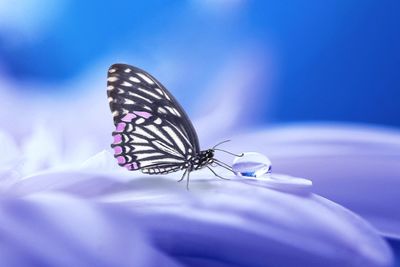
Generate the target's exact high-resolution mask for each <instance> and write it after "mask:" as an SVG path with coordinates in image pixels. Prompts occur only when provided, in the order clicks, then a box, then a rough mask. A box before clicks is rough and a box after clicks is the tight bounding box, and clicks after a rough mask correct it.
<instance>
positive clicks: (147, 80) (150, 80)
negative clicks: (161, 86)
mask: <svg viewBox="0 0 400 267" xmlns="http://www.w3.org/2000/svg"><path fill="white" fill-rule="evenodd" d="M136 74H137V75H139V76H140V77H141V78H142V79H143V80H145V81H146V82H147V83H148V84H154V82H153V80H152V79H150V78H149V77H147V76H146V75H144V74H143V73H136Z"/></svg>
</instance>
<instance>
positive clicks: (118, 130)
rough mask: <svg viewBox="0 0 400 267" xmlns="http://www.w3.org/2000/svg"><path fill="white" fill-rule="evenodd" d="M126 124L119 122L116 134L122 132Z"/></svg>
mask: <svg viewBox="0 0 400 267" xmlns="http://www.w3.org/2000/svg"><path fill="white" fill-rule="evenodd" d="M125 126H126V123H124V122H120V123H118V124H117V129H116V130H115V131H116V132H119V133H120V132H123V131H124V129H125Z"/></svg>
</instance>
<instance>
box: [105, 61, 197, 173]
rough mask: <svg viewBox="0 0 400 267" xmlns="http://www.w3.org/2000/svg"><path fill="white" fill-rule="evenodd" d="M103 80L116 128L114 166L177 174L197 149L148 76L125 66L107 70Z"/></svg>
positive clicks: (176, 110)
mask: <svg viewBox="0 0 400 267" xmlns="http://www.w3.org/2000/svg"><path fill="white" fill-rule="evenodd" d="M107 80H108V83H107V94H108V100H109V103H110V108H111V111H112V114H113V117H114V124H115V126H116V129H115V131H114V132H113V136H114V142H113V144H112V145H111V146H112V147H113V148H114V151H115V157H116V159H117V160H118V163H119V165H120V166H124V167H126V168H127V169H129V170H139V169H140V170H141V171H142V172H144V173H149V174H157V173H169V172H173V171H177V170H179V169H183V168H184V166H185V163H186V161H187V160H189V159H190V158H192V157H193V156H195V155H196V153H198V152H199V144H198V139H197V135H196V132H195V130H194V127H193V125H192V124H191V122H190V120H189V118H188V116H187V115H186V113H185V112H184V111H183V109H182V107H181V106H180V105H179V104H178V102H177V101H176V100H175V99H174V98H173V96H172V95H171V94H170V93H169V92H168V91H167V89H166V88H165V87H164V86H162V85H161V84H160V83H159V82H158V81H157V80H156V79H155V78H154V77H152V76H151V75H150V74H148V73H146V72H145V71H143V70H141V69H139V68H136V67H133V66H130V65H126V64H114V65H112V66H111V67H110V69H109V70H108V79H107Z"/></svg>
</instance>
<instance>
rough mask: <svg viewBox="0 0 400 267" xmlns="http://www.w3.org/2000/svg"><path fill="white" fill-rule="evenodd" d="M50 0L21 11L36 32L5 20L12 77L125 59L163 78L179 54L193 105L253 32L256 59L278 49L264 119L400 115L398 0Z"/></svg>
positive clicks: (263, 88)
mask: <svg viewBox="0 0 400 267" xmlns="http://www.w3.org/2000/svg"><path fill="white" fill-rule="evenodd" d="M34 2H35V1H34ZM45 2H46V1H41V3H42V4H41V5H39V4H38V5H32V7H31V8H30V9H29V10H27V13H30V14H33V15H31V16H27V17H26V16H25V17H24V18H21V20H23V19H24V20H26V22H25V24H28V26H29V24H30V23H32V24H33V25H36V26H35V27H36V28H34V26H29V27H32V28H33V30H32V32H33V34H32V35H34V37H29V38H25V37H24V34H26V33H24V32H23V31H30V30H31V28H29V27H28V29H25V28H27V26H26V25H25V26H15V25H13V24H12V23H13V21H10V22H7V21H5V20H4V19H3V20H2V21H1V24H0V25H1V27H0V64H1V66H2V69H3V73H4V74H3V75H6V76H7V78H10V79H11V80H13V81H15V82H16V83H21V84H24V83H26V82H32V83H44V84H54V85H57V84H63V83H66V82H68V81H69V80H71V79H74V78H76V77H77V76H79V75H82V73H86V72H87V71H88V70H89V68H90V66H92V65H93V64H94V63H98V62H100V63H98V64H101V65H104V69H107V67H108V65H109V64H112V63H114V62H118V61H122V62H128V63H130V64H133V65H137V66H139V67H142V68H144V69H146V70H148V71H149V72H151V73H154V72H155V73H154V75H155V76H156V77H160V76H161V77H165V76H167V75H168V73H161V72H160V71H155V68H154V65H156V64H157V63H158V62H159V61H163V57H164V58H165V61H166V62H168V60H170V59H171V58H172V59H173V60H175V61H178V62H181V63H182V64H180V65H179V67H180V68H182V69H183V68H184V70H183V73H184V75H182V76H183V77H181V79H180V80H178V81H177V82H175V83H174V86H175V87H176V88H175V89H174V90H173V91H174V93H176V94H177V98H178V99H180V100H181V101H182V102H183V103H182V104H183V105H184V106H186V107H187V106H190V104H191V101H192V100H191V99H193V98H194V97H195V95H196V94H198V93H199V92H200V91H201V90H202V86H204V81H205V77H209V76H212V74H213V73H214V72H216V71H218V69H219V68H220V67H221V65H222V64H223V63H224V62H226V61H227V60H228V58H231V57H232V55H234V54H235V53H238V52H240V51H243V52H246V50H249V49H251V47H252V46H251V45H248V44H254V43H255V44H256V47H257V49H258V51H256V52H255V54H256V55H257V54H259V55H260V58H261V59H260V60H264V59H263V56H262V55H265V53H268V54H269V55H270V57H271V55H272V57H273V59H272V70H273V73H274V79H273V81H274V82H273V83H272V85H270V84H267V82H266V81H263V79H262V77H261V78H258V79H260V81H259V86H258V87H259V88H257V90H259V92H260V94H261V95H262V94H264V93H265V95H266V94H267V93H266V92H267V91H273V92H274V93H273V96H274V97H273V99H272V100H271V101H273V103H271V101H270V102H265V104H266V105H260V107H259V108H258V109H257V113H256V114H255V115H254V121H255V122H256V123H257V124H261V125H264V124H267V123H271V122H278V123H281V122H293V121H346V122H362V123H373V124H383V125H388V126H400V116H399V115H400V109H399V102H400V101H399V99H400V75H399V70H400V49H399V48H400V16H399V14H400V13H399V11H400V2H399V1H373V0H365V1H239V0H237V1H182V2H180V1H140V2H139V1H113V2H109V1H103V2H101V1H99V2H94V1H93V2H91V1H59V2H57V3H58V4H54V3H52V4H50V2H49V4H48V5H45V4H43V3H45ZM228 2H230V3H228ZM57 5H59V6H57ZM0 8H1V6H0ZM3 8H9V7H4V6H3ZM3 12H8V11H3ZM9 12H12V9H11V11H9ZM46 16H47V17H49V18H48V19H46ZM30 20H31V21H30ZM38 21H39V22H40V23H39V22H38ZM21 27H22V28H23V27H25V28H23V29H22V30H21ZM21 31H22V32H23V33H21ZM154 51H158V53H160V51H161V52H162V55H161V56H160V55H157V56H155V55H154ZM104 59H105V60H104ZM266 75H268V74H266ZM19 88H20V90H22V91H23V90H29V89H27V88H25V87H24V86H22V85H21V86H19ZM46 88H49V87H48V86H47V87H46ZM54 88H56V87H54ZM69 88H70V90H71V92H73V90H74V88H73V86H71V87H69ZM188 88H189V89H188ZM102 89H103V88H102ZM36 90H37V89H36ZM45 90H49V89H45ZM52 90H58V89H52ZM62 90H66V89H62ZM260 102H261V103H263V101H262V100H261V101H260ZM267 106H268V108H267ZM188 109H189V110H190V107H189V108H188Z"/></svg>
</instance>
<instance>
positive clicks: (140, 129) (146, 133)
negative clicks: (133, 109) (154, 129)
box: [135, 126, 154, 139]
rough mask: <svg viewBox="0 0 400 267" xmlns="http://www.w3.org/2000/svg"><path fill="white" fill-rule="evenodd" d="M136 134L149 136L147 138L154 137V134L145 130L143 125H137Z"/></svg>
mask: <svg viewBox="0 0 400 267" xmlns="http://www.w3.org/2000/svg"><path fill="white" fill-rule="evenodd" d="M135 134H140V135H143V136H145V137H147V138H151V139H154V136H153V135H151V134H149V133H148V132H146V131H145V130H143V128H142V127H139V126H138V127H136V129H135Z"/></svg>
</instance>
